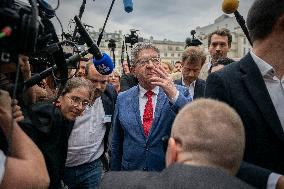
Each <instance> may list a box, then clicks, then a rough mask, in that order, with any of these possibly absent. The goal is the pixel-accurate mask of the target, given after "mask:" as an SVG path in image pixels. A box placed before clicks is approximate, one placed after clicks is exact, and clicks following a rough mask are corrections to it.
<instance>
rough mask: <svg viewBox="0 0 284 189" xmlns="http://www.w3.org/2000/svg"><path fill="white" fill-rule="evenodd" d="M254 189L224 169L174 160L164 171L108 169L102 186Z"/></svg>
mask: <svg viewBox="0 0 284 189" xmlns="http://www.w3.org/2000/svg"><path fill="white" fill-rule="evenodd" d="M113 188H115V189H120V188H121V189H125V188H127V189H136V188H137V189H142V188H143V189H175V188H176V189H188V188H193V189H208V188H215V189H223V188H228V189H229V188H230V189H252V188H253V187H251V186H249V185H247V184H246V183H244V182H242V181H241V180H239V179H237V178H236V177H233V176H230V175H229V174H227V173H225V172H224V171H222V170H219V169H215V168H209V167H195V166H190V165H185V164H174V165H172V166H170V167H168V168H166V169H164V170H163V171H162V172H142V171H133V172H126V171H122V172H121V171H120V172H109V173H107V174H106V175H105V176H104V177H103V179H102V182H101V185H100V186H99V189H113Z"/></svg>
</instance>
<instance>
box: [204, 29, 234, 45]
mask: <svg viewBox="0 0 284 189" xmlns="http://www.w3.org/2000/svg"><path fill="white" fill-rule="evenodd" d="M214 34H216V35H220V36H227V37H228V45H229V46H231V44H232V34H231V32H230V30H228V29H226V28H222V29H218V30H215V31H213V32H212V33H210V34H209V35H208V47H209V46H210V44H211V38H212V36H213V35H214Z"/></svg>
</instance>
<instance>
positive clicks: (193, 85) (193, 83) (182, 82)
mask: <svg viewBox="0 0 284 189" xmlns="http://www.w3.org/2000/svg"><path fill="white" fill-rule="evenodd" d="M195 83H196V80H194V81H193V82H192V83H190V85H189V86H188V87H193V88H194V87H195ZM181 84H182V85H184V86H186V85H185V82H184V80H183V77H182V76H181Z"/></svg>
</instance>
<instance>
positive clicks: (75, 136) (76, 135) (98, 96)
mask: <svg viewBox="0 0 284 189" xmlns="http://www.w3.org/2000/svg"><path fill="white" fill-rule="evenodd" d="M86 77H87V79H89V80H90V81H91V82H92V83H93V84H94V88H95V99H94V102H93V104H92V105H91V106H89V107H87V108H86V110H85V111H84V112H83V115H82V116H80V117H78V118H77V119H76V121H75V124H74V127H73V130H72V133H71V135H70V137H69V140H68V152H67V160H66V164H65V165H66V168H65V175H64V182H65V184H66V185H67V186H68V188H69V189H76V188H80V189H91V188H95V187H96V186H97V185H98V183H99V182H100V179H101V175H102V171H103V166H102V163H104V165H105V167H106V169H107V167H108V162H107V159H106V156H105V155H106V154H105V153H106V152H107V150H108V149H107V146H108V144H107V142H108V134H109V131H110V127H111V119H112V115H113V112H114V107H115V101H116V96H117V94H116V92H115V89H114V88H113V87H112V86H111V85H108V84H107V81H108V76H107V75H101V74H100V73H98V72H97V70H96V69H95V67H94V65H93V64H92V63H88V64H87V65H86Z"/></svg>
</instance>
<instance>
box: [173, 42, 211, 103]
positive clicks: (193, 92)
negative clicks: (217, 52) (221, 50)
mask: <svg viewBox="0 0 284 189" xmlns="http://www.w3.org/2000/svg"><path fill="white" fill-rule="evenodd" d="M205 60H206V55H205V53H204V51H203V49H201V48H200V47H188V48H186V49H185V51H184V52H183V53H182V63H181V65H182V67H181V73H182V78H181V79H179V80H176V81H175V82H174V83H175V84H177V85H183V86H186V87H187V90H188V92H189V94H190V96H192V97H193V99H195V98H199V97H203V96H204V90H205V84H206V83H205V81H204V80H202V79H198V75H199V73H200V70H201V68H202V66H203V64H204V63H205Z"/></svg>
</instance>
